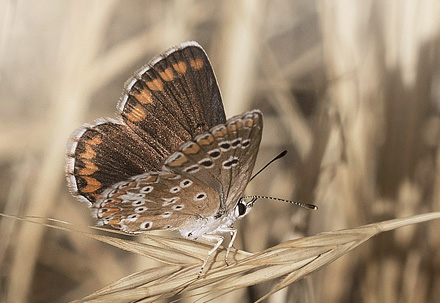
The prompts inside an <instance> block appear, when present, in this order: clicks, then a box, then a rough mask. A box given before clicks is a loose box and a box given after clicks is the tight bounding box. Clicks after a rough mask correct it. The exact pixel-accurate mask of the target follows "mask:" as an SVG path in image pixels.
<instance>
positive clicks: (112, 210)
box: [101, 207, 120, 218]
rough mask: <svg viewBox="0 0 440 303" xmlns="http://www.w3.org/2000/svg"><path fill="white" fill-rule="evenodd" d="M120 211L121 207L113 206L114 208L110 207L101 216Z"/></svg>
mask: <svg viewBox="0 0 440 303" xmlns="http://www.w3.org/2000/svg"><path fill="white" fill-rule="evenodd" d="M118 211H120V209H119V207H113V208H109V209H108V211H106V212H105V213H102V216H101V218H105V217H108V216H110V215H111V214H113V213H115V212H118Z"/></svg>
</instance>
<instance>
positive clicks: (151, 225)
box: [139, 221, 153, 230]
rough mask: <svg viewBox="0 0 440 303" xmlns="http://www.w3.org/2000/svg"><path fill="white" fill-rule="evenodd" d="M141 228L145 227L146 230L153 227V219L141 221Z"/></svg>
mask: <svg viewBox="0 0 440 303" xmlns="http://www.w3.org/2000/svg"><path fill="white" fill-rule="evenodd" d="M139 227H140V228H141V229H145V230H147V229H151V228H152V227H153V222H151V221H145V222H142V223H141V225H140V226H139Z"/></svg>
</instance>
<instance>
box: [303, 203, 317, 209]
mask: <svg viewBox="0 0 440 303" xmlns="http://www.w3.org/2000/svg"><path fill="white" fill-rule="evenodd" d="M305 206H306V207H307V208H308V209H311V210H318V206H316V205H313V204H305Z"/></svg>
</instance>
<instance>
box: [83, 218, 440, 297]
mask: <svg viewBox="0 0 440 303" xmlns="http://www.w3.org/2000/svg"><path fill="white" fill-rule="evenodd" d="M438 218H440V212H433V213H428V214H423V215H418V216H413V217H409V218H403V219H395V220H389V221H384V222H380V223H374V224H369V225H365V226H361V227H358V228H353V229H346V230H340V231H334V232H325V233H321V234H318V235H316V236H312V237H307V238H302V239H297V240H292V241H287V242H284V243H281V244H279V245H277V246H274V247H272V248H269V249H267V250H265V251H262V252H260V253H257V254H253V255H249V254H246V253H245V252H241V251H237V252H234V253H233V254H232V255H233V256H232V257H233V258H234V259H235V260H238V261H237V262H236V263H235V264H232V265H230V266H225V263H224V254H225V249H221V250H219V251H218V253H217V254H216V256H215V257H214V258H213V260H212V262H211V264H210V266H209V269H208V271H207V272H206V274H205V275H203V276H202V277H201V278H200V279H197V272H198V270H199V268H200V264H201V262H202V260H203V258H204V257H205V256H206V253H207V251H208V250H209V248H210V246H209V245H206V244H203V243H199V242H195V241H189V240H185V239H180V238H167V237H160V236H153V237H150V236H147V239H148V241H149V242H151V243H149V246H148V248H151V246H154V245H155V244H154V243H156V245H157V246H156V247H155V248H154V249H155V250H158V251H159V250H160V251H162V252H163V253H164V254H165V253H166V254H170V255H171V256H173V257H172V258H170V260H175V258H178V257H177V256H178V255H179V254H182V259H181V260H180V261H176V263H179V264H180V265H181V266H177V265H165V266H162V267H158V268H152V269H148V270H146V271H141V272H138V273H136V274H133V275H131V276H128V277H126V278H123V279H121V280H119V281H117V282H115V283H113V284H112V285H110V286H108V287H106V288H104V289H101V290H100V291H98V292H96V293H94V294H92V295H90V296H88V297H86V298H83V299H82V300H80V301H78V302H84V301H88V302H109V301H118V302H134V301H137V300H143V302H153V301H155V300H157V299H158V298H171V297H173V296H174V295H175V294H177V293H179V292H181V291H183V290H185V291H191V290H192V291H195V292H194V293H193V295H194V296H198V297H199V299H200V301H203V302H204V301H205V300H207V301H208V300H210V299H212V298H213V297H214V296H218V295H219V294H222V293H227V292H230V291H234V290H237V289H240V288H243V287H247V286H250V285H255V284H258V283H261V282H264V281H268V280H272V279H275V278H279V277H282V276H285V277H284V279H283V280H282V281H281V282H280V283H278V284H277V285H275V287H274V288H273V289H272V290H271V291H270V292H269V293H268V294H266V295H265V296H264V297H262V298H261V299H260V300H259V302H260V301H262V300H264V299H265V298H267V297H268V296H270V295H271V294H273V293H275V292H277V291H278V290H280V289H282V288H284V287H287V286H288V285H290V284H291V283H293V282H295V281H297V280H299V279H301V278H303V277H305V276H306V275H308V274H310V273H312V272H314V271H315V270H318V269H320V268H322V267H323V266H325V265H327V264H329V263H331V262H333V261H335V260H336V259H338V258H339V257H341V256H342V255H344V254H345V253H346V252H348V251H350V250H352V249H354V248H355V247H357V246H359V245H360V244H362V243H364V242H365V241H367V240H368V239H370V238H371V237H373V236H375V235H377V234H379V233H382V232H384V231H390V230H393V229H396V228H399V227H403V226H407V225H411V224H416V223H421V222H425V221H429V220H433V219H438ZM90 236H93V237H94V238H95V239H97V240H100V241H105V242H107V243H109V244H112V245H115V246H117V247H120V248H123V249H127V247H130V248H131V249H130V250H131V251H134V252H136V249H133V248H136V247H137V246H133V245H132V244H127V243H125V244H123V243H124V242H131V241H127V240H120V241H108V238H103V237H96V236H95V235H90ZM139 247H142V245H141V246H139ZM145 248H147V246H146V247H145ZM188 249H189V250H190V251H192V252H193V253H194V256H195V258H193V259H191V258H187V257H188V251H189V250H188ZM138 253H140V254H142V255H145V250H144V248H143V249H140V250H139V251H138ZM147 255H148V254H147ZM246 256H247V257H246ZM164 259H166V257H164ZM170 260H167V261H170ZM193 260H197V261H196V262H194V261H193ZM166 263H169V262H166ZM206 286H210V287H211V288H210V290H205V289H203V287H206Z"/></svg>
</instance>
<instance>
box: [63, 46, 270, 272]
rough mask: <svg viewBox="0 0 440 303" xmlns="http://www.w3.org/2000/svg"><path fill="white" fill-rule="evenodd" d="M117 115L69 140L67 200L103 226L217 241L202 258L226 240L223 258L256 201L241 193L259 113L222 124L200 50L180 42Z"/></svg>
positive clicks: (129, 92)
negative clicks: (84, 205)
mask: <svg viewBox="0 0 440 303" xmlns="http://www.w3.org/2000/svg"><path fill="white" fill-rule="evenodd" d="M117 115H118V118H116V119H114V118H100V119H97V120H96V121H95V122H94V123H93V124H85V125H84V126H82V127H81V128H79V129H77V130H76V131H75V132H74V133H73V134H72V136H71V138H70V140H69V143H68V148H67V157H66V158H67V160H66V175H67V180H68V184H69V188H70V191H71V192H72V194H73V195H74V196H76V197H77V198H78V199H79V200H81V201H84V202H86V203H87V204H88V205H89V206H90V207H91V209H92V214H93V216H94V217H95V218H97V219H98V224H99V225H106V226H112V227H113V228H116V229H119V230H122V231H124V232H127V233H134V234H136V233H142V232H145V231H151V230H158V229H161V230H177V231H179V232H180V233H181V235H182V236H183V237H185V238H189V239H197V238H200V237H203V238H206V239H213V240H216V241H217V243H216V245H215V246H214V248H213V249H212V250H211V251H210V252H209V253H208V257H209V255H210V254H212V253H213V252H214V251H215V250H216V249H217V248H218V247H219V245H221V243H222V242H223V236H221V234H222V233H225V232H228V233H231V235H232V239H231V242H230V243H229V246H228V252H229V249H230V248H231V247H232V243H233V241H234V239H235V236H236V230H235V229H234V228H233V223H234V221H236V220H237V219H238V218H242V217H244V216H245V215H246V214H247V213H248V212H249V210H250V209H251V207H252V205H253V201H254V199H252V200H251V201H246V199H243V197H244V194H243V193H244V190H245V188H246V186H247V184H248V182H249V180H250V178H251V175H252V170H253V168H254V165H255V160H256V158H257V154H258V149H259V146H260V141H261V136H262V130H263V115H262V113H261V112H260V111H259V110H252V111H249V112H245V113H243V114H242V115H238V116H235V117H232V118H230V119H228V120H226V117H225V112H224V108H223V103H222V99H221V95H220V91H219V87H218V84H217V80H216V78H215V75H214V72H213V70H212V67H211V64H210V62H209V59H208V57H207V55H206V53H205V51H204V50H203V49H202V47H201V46H200V45H199V44H197V43H196V42H185V43H181V44H179V45H178V46H176V47H174V48H171V49H169V50H167V51H165V52H164V53H162V54H161V55H159V56H157V57H155V58H153V59H152V60H151V61H150V62H149V63H148V64H147V65H145V66H143V67H142V68H141V69H139V70H138V71H137V72H136V73H135V75H134V76H133V77H132V78H131V79H129V80H128V81H127V82H126V84H125V90H124V92H123V95H122V97H121V99H120V101H119V103H118V105H117ZM226 258H227V257H226ZM206 261H207V260H205V263H204V264H206ZM202 269H203V266H202Z"/></svg>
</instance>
